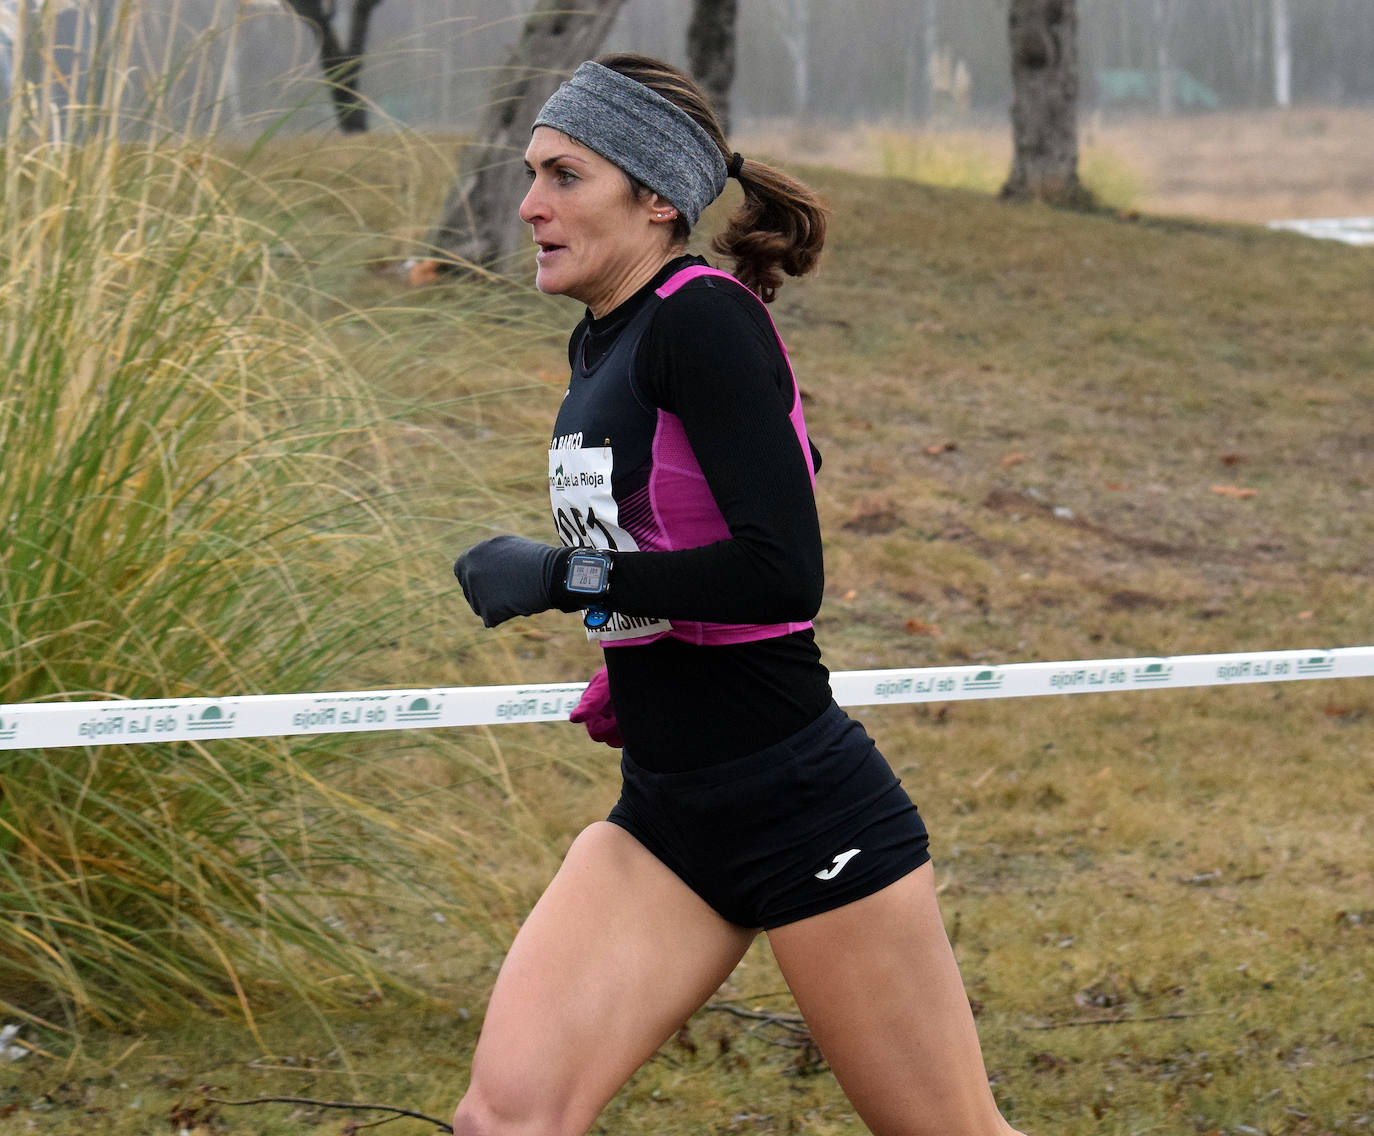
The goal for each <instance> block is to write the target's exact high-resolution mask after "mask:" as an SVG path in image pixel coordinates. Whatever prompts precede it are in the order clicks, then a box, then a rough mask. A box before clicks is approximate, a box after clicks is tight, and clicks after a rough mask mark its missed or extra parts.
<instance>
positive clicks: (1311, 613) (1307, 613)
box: [1298, 611, 1317, 619]
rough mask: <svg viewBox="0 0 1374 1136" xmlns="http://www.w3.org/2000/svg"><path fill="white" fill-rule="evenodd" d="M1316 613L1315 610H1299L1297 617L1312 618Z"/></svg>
mask: <svg viewBox="0 0 1374 1136" xmlns="http://www.w3.org/2000/svg"><path fill="white" fill-rule="evenodd" d="M1316 614H1317V613H1316V612H1315V611H1300V612H1298V618H1299V619H1312V618H1313V617H1314V616H1315V615H1316Z"/></svg>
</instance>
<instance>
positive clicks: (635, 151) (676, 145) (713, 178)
mask: <svg viewBox="0 0 1374 1136" xmlns="http://www.w3.org/2000/svg"><path fill="white" fill-rule="evenodd" d="M534 125H535V126H549V127H552V128H553V129H554V130H557V131H560V132H562V133H563V134H566V135H567V136H568V137H569V138H573V139H575V140H576V141H578V142H581V143H582V145H584V146H586V147H587V148H588V149H589V150H595V151H596V152H597V153H598V154H600V155H601V156H602V157H603V158H606V159H607V160H608V161H611V162H614V163H615V164H616V165H617V166H619V167H620V168H621V169H622V170H624V171H625V172H626V173H627V174H629V175H630V176H631V177H632V178H634V179H635V180H637V181H640V182H643V183H644V184H645V185H647V186H648V187H649V188H650V189H652V190H653V191H654V192H655V193H657V194H658V195H659V196H660V197H662V198H665V199H666V200H668V201H671V202H672V203H673V205H674V206H676V207H677V211H678V212H679V213H680V214H682V216H684V217H686V218H687V223H688V224H689V225H695V224H696V223H697V218H698V217H700V216H701V211H702V210H703V209H705V208H706V206H708V205H710V204H711V202H713V201H714V200H715V199H716V198H717V197H719V196H720V191H721V190H723V189H724V188H725V176H726V165H725V159H724V158H723V157H721V153H720V147H718V146H717V145H716V144H715V143H714V142H713V141H712V140H711V136H710V135H709V134H707V133H706V131H705V130H703V129H702V128H701V126H700V125H699V124H698V123H697V122H696V121H695V120H694V119H693V118H692V116H691V115H689V114H688V113H687V112H686V111H684V110H682V109H680V108H679V107H676V106H674V105H673V104H672V103H670V102H669V101H668V100H667V99H665V98H664V97H663V96H662V95H660V94H659V93H658V92H657V91H652V90H650V89H649V88H648V87H646V86H645V85H644V84H643V83H640V82H638V81H637V80H635V79H630V78H627V77H626V76H624V75H622V74H620V72H618V71H612V70H611V69H610V68H609V67H603V66H601V64H599V63H592V62H590V61H589V62H587V63H584V64H582V66H581V67H579V68H578V69H577V70H576V71H575V72H573V77H572V78H571V79H569V80H568V81H567V82H566V83H564V84H563V85H562V86H561V87H559V88H558V90H556V91H555V92H554V93H553V94H552V95H551V96H550V97H549V101H548V102H546V103H545V104H544V109H543V110H541V111H540V112H539V117H538V118H536V119H535V120H534Z"/></svg>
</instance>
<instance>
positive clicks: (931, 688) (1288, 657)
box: [0, 647, 1374, 750]
mask: <svg viewBox="0 0 1374 1136" xmlns="http://www.w3.org/2000/svg"><path fill="white" fill-rule="evenodd" d="M1370 676H1374V647H1340V648H1336V649H1334V650H1328V651H1247V652H1241V653H1237V654H1226V655H1176V656H1174V657H1172V658H1157V659H1156V658H1145V659H1086V660H1078V661H1072V662H1061V663H1008V664H1005V665H1003V666H961V667H917V668H911V669H905V670H874V671H837V672H835V673H834V674H832V675H831V676H830V683H831V687H832V689H833V690H834V692H835V701H837V702H838V703H839V704H840V705H841V706H880V705H895V704H900V703H909V702H963V701H968V700H971V699H983V698H1030V697H1035V696H1037V695H1055V694H1102V693H1106V692H1110V691H1121V690H1161V689H1170V688H1177V687H1188V686H1236V685H1239V684H1243V683H1254V682H1296V681H1299V680H1303V679H1322V678H1366V677H1370ZM585 687H586V684H585V683H542V684H534V685H529V686H454V687H436V688H433V689H430V690H360V691H352V692H340V693H334V694H261V695H244V696H243V697H241V698H174V699H148V700H143V701H134V700H129V701H114V702H41V703H19V704H16V705H9V706H0V750H11V749H47V748H61V747H65V746H92V745H121V744H134V743H146V742H176V741H205V740H208V739H211V738H263V737H285V736H287V735H292V734H354V733H364V732H368V731H375V730H417V729H436V728H440V727H445V726H495V725H504V724H507V723H512V722H558V721H565V720H566V719H567V717H568V715H569V714H570V713H572V710H573V707H575V706H576V705H577V701H578V699H579V698H581V696H582V691H583V690H584V689H585Z"/></svg>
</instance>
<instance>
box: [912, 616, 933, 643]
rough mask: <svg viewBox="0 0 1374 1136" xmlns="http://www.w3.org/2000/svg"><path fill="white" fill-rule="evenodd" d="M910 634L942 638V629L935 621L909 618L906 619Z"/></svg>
mask: <svg viewBox="0 0 1374 1136" xmlns="http://www.w3.org/2000/svg"><path fill="white" fill-rule="evenodd" d="M906 630H907V634H908V635H929V636H930V637H931V638H932V639H938V638H940V629H939V628H938V627H936V626H935V624H933V623H927V622H926V621H925V620H923V619H908V620H907V621H906Z"/></svg>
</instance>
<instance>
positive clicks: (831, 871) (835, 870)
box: [816, 848, 859, 880]
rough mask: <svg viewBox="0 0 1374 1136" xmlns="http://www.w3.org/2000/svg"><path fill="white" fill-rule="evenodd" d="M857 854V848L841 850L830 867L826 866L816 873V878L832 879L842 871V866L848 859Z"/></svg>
mask: <svg viewBox="0 0 1374 1136" xmlns="http://www.w3.org/2000/svg"><path fill="white" fill-rule="evenodd" d="M858 854H859V849H858V848H851V849H850V850H849V851H848V852H841V853H840V854H839V855H838V856H836V857H835V862H834V863H833V864H832V865H831V866H830V867H828V868H826V869H825V871H823V872H817V873H816V879H818V880H833V879H834V878H835V877H836V876H838V875H839V874H840V873H841V872H843V871H844V866H845V865H846V864H848V863H849V861H850V860H852V859H854V857H855V856H857V855H858Z"/></svg>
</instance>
